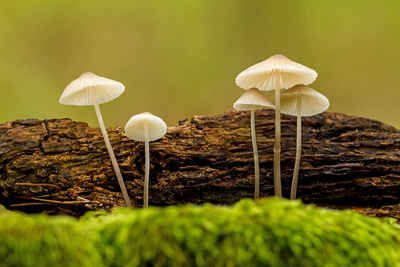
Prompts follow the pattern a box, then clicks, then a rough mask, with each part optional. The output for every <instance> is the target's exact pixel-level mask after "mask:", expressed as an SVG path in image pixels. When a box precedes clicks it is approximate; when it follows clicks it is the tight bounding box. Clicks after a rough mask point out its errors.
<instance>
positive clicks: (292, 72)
mask: <svg viewBox="0 0 400 267" xmlns="http://www.w3.org/2000/svg"><path fill="white" fill-rule="evenodd" d="M317 76H318V74H317V72H316V71H315V70H313V69H310V68H308V67H306V66H304V65H301V64H299V63H297V62H294V61H292V60H290V59H289V58H287V57H285V56H283V55H279V54H278V55H274V56H271V57H269V58H268V59H266V60H264V61H262V62H260V63H257V64H255V65H253V66H251V67H249V68H247V69H246V70H244V71H242V72H241V73H240V74H239V75H238V76H237V77H236V84H237V85H238V86H239V87H241V88H243V89H245V90H248V89H250V88H253V87H255V88H258V89H259V90H262V91H268V90H275V89H288V88H291V87H293V86H295V85H297V84H306V85H307V84H310V83H312V82H314V81H315V79H316V78H317Z"/></svg>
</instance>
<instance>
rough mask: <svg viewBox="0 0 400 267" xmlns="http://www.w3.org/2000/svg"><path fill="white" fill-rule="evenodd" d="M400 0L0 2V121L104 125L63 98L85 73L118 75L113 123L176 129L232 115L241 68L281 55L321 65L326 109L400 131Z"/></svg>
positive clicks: (319, 84) (106, 108) (107, 113)
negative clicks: (139, 121)
mask: <svg viewBox="0 0 400 267" xmlns="http://www.w3.org/2000/svg"><path fill="white" fill-rule="evenodd" d="M399 14H400V1H398V0H384V1H376V0H362V1H361V0H351V1H349V0H335V1H320V0H302V1H295V0H292V1H288V0H274V1H268V0H255V1H243V0H201V1H200V0H169V1H166V0H147V1H139V0H129V1H128V0H126V1H109V0H107V1H105V0H96V1H92V0H80V1H73V0H65V1H61V0H32V1H28V0H25V1H23V0H21V1H15V0H1V1H0V122H5V121H10V120H15V119H23V118H42V119H43V118H63V117H70V118H72V119H74V120H79V121H86V122H88V123H89V124H90V125H93V126H97V121H96V117H95V112H94V109H93V108H91V107H74V106H62V105H60V104H59V103H58V99H59V96H60V95H61V93H62V91H63V89H64V88H65V86H66V85H67V84H68V83H69V82H70V81H72V80H73V79H75V78H77V77H78V76H79V75H80V74H81V73H82V72H86V71H91V72H94V73H96V74H98V75H101V76H105V77H108V78H112V79H115V80H118V81H121V82H123V83H124V84H125V86H126V92H125V93H124V94H123V95H122V96H121V97H120V98H118V99H116V100H114V101H113V102H110V103H107V104H103V105H102V112H103V115H104V119H105V123H106V125H107V126H124V125H125V123H126V121H127V120H128V119H129V118H130V116H132V115H133V114H136V113H140V112H143V111H150V112H152V113H154V114H156V115H158V116H160V117H162V118H164V119H165V121H166V122H167V123H168V124H169V125H170V126H172V125H175V124H177V121H178V120H179V119H182V118H186V117H191V116H192V115H194V114H204V115H213V114H217V113H222V112H225V111H228V110H230V109H231V108H232V104H233V102H234V101H235V100H236V99H237V98H238V97H239V96H240V95H241V93H242V92H243V91H242V89H240V88H238V87H237V86H236V85H235V83H234V80H235V77H236V75H237V74H238V73H239V72H241V71H242V70H244V69H245V68H247V67H249V66H250V65H253V64H255V63H257V62H259V61H262V60H264V59H266V58H267V57H269V56H271V55H273V54H276V53H281V54H284V55H286V56H288V57H289V58H291V59H293V60H295V61H297V62H300V63H302V64H304V65H306V66H308V67H311V68H313V69H315V70H316V71H317V72H318V74H319V77H318V79H317V81H316V82H315V83H314V84H313V85H312V87H313V88H314V89H316V90H318V91H320V92H322V93H323V94H325V95H326V96H327V97H328V98H329V99H330V101H331V107H330V109H329V111H335V112H342V113H347V114H352V115H360V116H365V117H370V118H374V119H378V120H382V121H384V122H386V123H389V124H392V125H394V126H396V127H400V88H399V87H400V85H399V78H400V16H399Z"/></svg>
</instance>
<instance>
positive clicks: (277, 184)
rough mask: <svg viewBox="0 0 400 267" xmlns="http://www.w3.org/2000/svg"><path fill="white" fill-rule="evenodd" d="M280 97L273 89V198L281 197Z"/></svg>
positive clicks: (278, 90) (277, 88)
mask: <svg viewBox="0 0 400 267" xmlns="http://www.w3.org/2000/svg"><path fill="white" fill-rule="evenodd" d="M280 105H281V96H280V89H279V87H278V86H277V87H276V89H275V144H274V189H275V196H276V197H280V198H281V197H282V189H281V111H280V109H281V108H280Z"/></svg>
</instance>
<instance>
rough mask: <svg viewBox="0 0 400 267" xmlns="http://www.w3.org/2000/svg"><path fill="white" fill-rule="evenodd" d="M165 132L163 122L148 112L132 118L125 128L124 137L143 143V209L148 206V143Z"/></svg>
mask: <svg viewBox="0 0 400 267" xmlns="http://www.w3.org/2000/svg"><path fill="white" fill-rule="evenodd" d="M166 132H167V125H166V124H165V122H164V121H163V120H162V119H161V118H159V117H157V116H154V115H153V114H151V113H149V112H144V113H141V114H138V115H134V116H132V118H130V119H129V121H128V122H127V123H126V126H125V133H126V135H127V136H128V137H129V138H131V139H133V140H135V141H140V142H144V143H145V177H144V191H143V207H145V208H147V207H148V206H149V180H150V179H149V176H150V154H149V143H150V142H152V141H155V140H157V139H160V138H161V137H163V136H164V135H165V133H166Z"/></svg>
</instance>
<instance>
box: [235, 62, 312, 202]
mask: <svg viewBox="0 0 400 267" xmlns="http://www.w3.org/2000/svg"><path fill="white" fill-rule="evenodd" d="M316 78H317V73H316V72H315V71H314V70H312V69H310V68H308V67H306V66H303V65H301V64H299V63H296V62H294V61H292V60H290V59H288V58H287V57H285V56H283V55H274V56H271V57H270V58H268V59H266V60H264V61H263V62H260V63H257V64H255V65H253V66H251V67H249V68H248V69H246V70H244V71H243V72H241V73H239V75H238V76H237V77H236V84H237V85H238V86H239V87H241V88H243V89H246V90H247V89H250V88H254V87H255V88H257V89H259V90H261V91H269V90H275V144H274V188H275V196H277V197H282V189H281V165H280V153H281V117H280V90H281V89H289V88H291V87H293V86H294V85H297V84H306V85H307V84H310V83H312V82H313V81H314V80H315V79H316Z"/></svg>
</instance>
